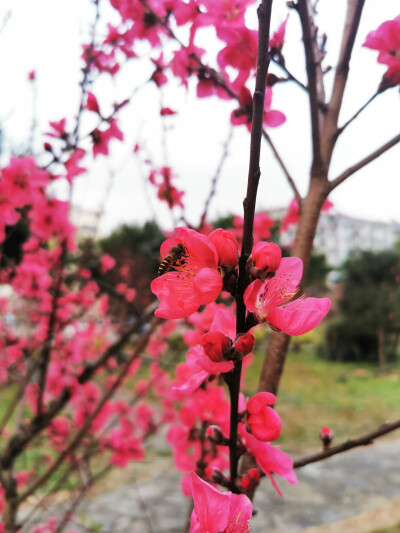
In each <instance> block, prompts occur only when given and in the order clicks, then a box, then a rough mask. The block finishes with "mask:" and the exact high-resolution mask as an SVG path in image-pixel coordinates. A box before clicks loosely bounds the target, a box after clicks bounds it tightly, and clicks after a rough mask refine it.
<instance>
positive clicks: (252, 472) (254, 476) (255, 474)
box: [247, 468, 260, 483]
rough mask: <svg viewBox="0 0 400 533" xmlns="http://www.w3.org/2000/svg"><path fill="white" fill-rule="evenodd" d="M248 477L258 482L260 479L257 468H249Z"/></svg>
mask: <svg viewBox="0 0 400 533" xmlns="http://www.w3.org/2000/svg"><path fill="white" fill-rule="evenodd" d="M247 474H248V475H249V477H250V479H252V480H253V481H254V482H255V483H259V481H260V471H259V470H258V468H250V470H249V471H248V472H247Z"/></svg>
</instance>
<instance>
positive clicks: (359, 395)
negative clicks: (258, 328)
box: [246, 347, 400, 448]
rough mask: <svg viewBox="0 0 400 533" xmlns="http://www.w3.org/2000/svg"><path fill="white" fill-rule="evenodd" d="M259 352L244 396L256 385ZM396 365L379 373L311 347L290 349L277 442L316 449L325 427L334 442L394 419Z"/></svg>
mask: <svg viewBox="0 0 400 533" xmlns="http://www.w3.org/2000/svg"><path fill="white" fill-rule="evenodd" d="M262 359H263V352H259V353H256V356H255V359H254V362H253V365H252V367H250V368H249V371H248V373H247V376H246V385H247V394H253V393H254V392H255V391H256V389H257V382H258V377H259V375H260V371H261V365H262ZM399 382H400V368H399V367H398V366H394V367H392V368H391V369H390V370H389V372H388V374H387V375H385V376H379V375H378V372H377V367H375V366H373V365H368V364H349V363H338V362H328V361H324V360H322V359H320V358H318V357H317V355H316V353H315V349H314V348H312V347H309V348H303V349H302V351H301V352H300V353H293V352H289V354H288V356H287V361H286V365H285V371H284V375H283V378H282V381H281V385H280V390H279V394H278V401H277V404H276V408H277V411H278V413H279V414H280V416H281V418H282V422H283V428H282V435H281V437H280V439H279V442H280V443H285V445H286V447H287V446H291V445H293V447H296V448H297V447H298V446H301V447H302V448H310V447H314V446H315V447H319V446H320V443H319V438H318V434H319V431H320V428H321V427H322V426H323V425H327V426H330V427H331V429H333V431H334V434H335V442H337V443H339V442H341V441H342V440H345V439H347V438H349V437H356V436H359V435H361V434H363V433H366V432H368V431H370V430H372V429H374V428H376V427H377V426H378V425H379V424H381V423H383V422H385V421H387V420H394V419H397V418H398V417H399V405H400V386H399Z"/></svg>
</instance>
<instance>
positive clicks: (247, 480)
mask: <svg viewBox="0 0 400 533" xmlns="http://www.w3.org/2000/svg"><path fill="white" fill-rule="evenodd" d="M240 484H241V485H242V489H243V490H244V492H247V491H248V490H249V489H250V487H251V479H250V478H249V476H243V477H242V479H241V480H240Z"/></svg>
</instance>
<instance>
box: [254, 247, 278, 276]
mask: <svg viewBox="0 0 400 533" xmlns="http://www.w3.org/2000/svg"><path fill="white" fill-rule="evenodd" d="M251 257H252V259H253V261H254V266H255V267H256V268H259V269H260V270H264V272H276V271H277V270H278V267H279V265H280V263H281V259H282V252H281V249H280V248H279V246H278V245H276V244H274V243H273V242H264V241H261V242H259V243H257V244H256V245H255V246H254V248H253V250H252V252H251Z"/></svg>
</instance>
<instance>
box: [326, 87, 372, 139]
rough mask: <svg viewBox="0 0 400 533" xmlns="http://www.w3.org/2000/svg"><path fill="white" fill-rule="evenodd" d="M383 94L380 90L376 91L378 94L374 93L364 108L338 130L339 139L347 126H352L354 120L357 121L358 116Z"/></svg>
mask: <svg viewBox="0 0 400 533" xmlns="http://www.w3.org/2000/svg"><path fill="white" fill-rule="evenodd" d="M381 92H382V91H379V90H378V91H376V93H374V94H373V95H372V96H371V98H369V99H368V100H367V101H366V102H365V104H364V105H362V106H361V107H360V109H359V110H358V111H357V113H355V114H354V115H353V116H352V117H351V118H349V120H348V121H347V122H345V123H344V124H343V126H341V127H340V128H338V129H337V132H336V137H339V135H340V134H341V133H343V131H344V130H345V129H346V128H347V126H348V125H349V124H351V123H352V122H353V120H355V119H356V118H357V117H358V115H359V114H360V113H361V112H362V111H364V109H366V108H367V107H368V106H369V104H370V103H371V102H372V101H373V100H375V98H376V97H377V96H378V94H380V93H381Z"/></svg>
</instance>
